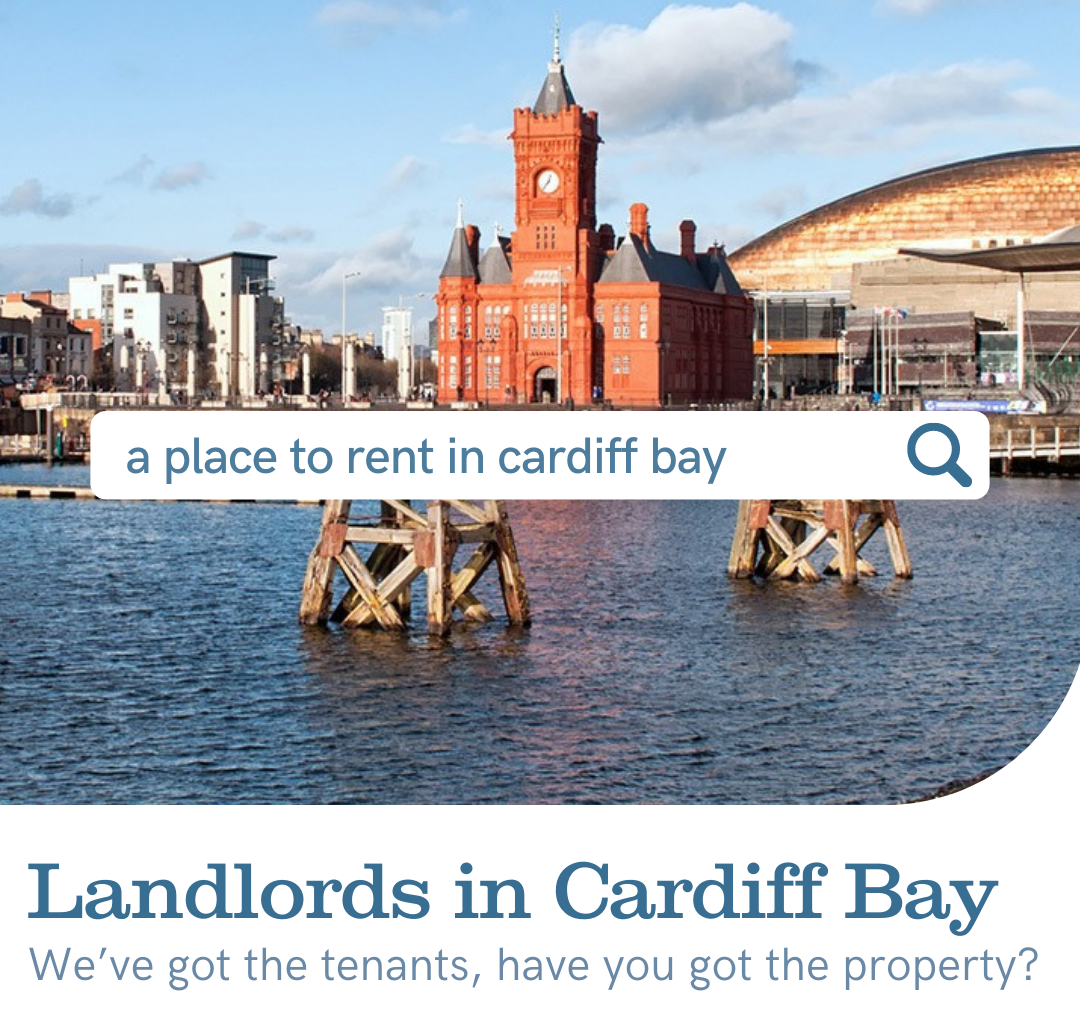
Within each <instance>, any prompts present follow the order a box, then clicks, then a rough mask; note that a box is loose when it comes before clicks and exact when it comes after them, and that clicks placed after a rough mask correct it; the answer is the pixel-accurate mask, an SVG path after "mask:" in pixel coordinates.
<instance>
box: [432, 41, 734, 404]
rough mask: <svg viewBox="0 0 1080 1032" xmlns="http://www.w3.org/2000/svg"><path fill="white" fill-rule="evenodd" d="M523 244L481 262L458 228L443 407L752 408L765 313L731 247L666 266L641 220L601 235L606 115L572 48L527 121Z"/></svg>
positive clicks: (520, 208) (486, 254) (482, 254)
mask: <svg viewBox="0 0 1080 1032" xmlns="http://www.w3.org/2000/svg"><path fill="white" fill-rule="evenodd" d="M511 139H512V140H513V141H514V161H515V166H516V196H517V201H516V214H515V225H516V227H517V228H516V229H515V231H514V232H513V234H512V235H511V236H510V237H509V238H507V237H504V236H501V235H498V232H497V230H496V239H495V240H493V241H492V243H491V245H490V246H488V247H487V248H486V249H483V251H482V250H481V246H480V231H479V229H477V227H476V226H466V225H465V224H464V222H463V219H462V217H461V213H460V211H459V214H458V225H457V228H456V230H455V231H454V236H453V239H452V241H451V244H450V251H449V254H448V255H447V258H446V264H445V265H444V266H443V270H442V273H441V275H440V277H439V291H438V294H437V296H436V301H437V304H438V346H439V394H440V397H441V398H442V399H443V400H450V401H452V400H455V399H457V398H460V399H462V400H466V401H480V402H490V403H492V404H500V403H506V402H518V403H520V402H530V403H531V402H543V401H550V402H564V401H566V400H568V399H572V400H573V401H574V402H575V403H577V404H588V403H590V402H591V401H593V400H595V399H597V398H599V397H603V398H604V399H607V400H609V401H611V402H613V403H614V404H617V405H637V406H658V405H660V404H673V405H684V404H690V403H707V402H712V401H720V400H723V399H734V398H749V397H750V394H751V389H752V375H753V355H752V350H751V349H752V336H753V305H752V303H751V301H750V299H749V298H747V297H746V296H744V294H743V292H742V290H741V288H740V287H739V284H738V282H737V281H736V279H735V276H734V275H733V274H732V272H731V269H730V268H729V266H728V263H727V258H726V256H725V254H724V249H723V248H722V247H717V246H713V247H710V248H709V249H708V250H706V251H704V252H698V250H697V246H696V241H695V231H696V227H695V225H694V223H693V222H691V221H690V220H686V221H684V222H683V223H682V225H681V226H680V227H679V229H680V234H681V247H680V250H679V253H678V254H673V253H666V252H663V251H659V250H657V248H656V247H655V246H654V244H653V242H652V239H651V236H650V232H649V220H648V209H647V208H646V206H645V205H644V204H634V205H632V206H631V209H630V225H629V232H628V233H627V235H626V236H625V237H622V238H620V239H616V237H615V233H614V231H613V229H612V227H611V226H610V225H607V224H604V225H601V226H599V227H597V224H596V161H597V152H598V149H599V146H600V143H601V140H600V135H599V132H598V119H597V114H596V112H595V111H585V110H584V109H583V108H582V107H581V106H580V105H579V104H578V103H576V102H575V100H574V96H573V93H572V92H571V90H570V85H569V83H568V82H567V79H566V74H565V71H564V69H563V65H562V63H561V61H560V59H559V50H558V42H557V41H556V47H555V54H554V56H553V59H552V61H551V63H550V64H549V65H548V75H547V78H546V79H545V81H544V85H543V87H542V89H541V91H540V95H539V97H538V98H537V100H536V103H535V104H534V105H533V107H532V108H519V109H518V110H516V111H515V112H514V131H513V133H512V134H511Z"/></svg>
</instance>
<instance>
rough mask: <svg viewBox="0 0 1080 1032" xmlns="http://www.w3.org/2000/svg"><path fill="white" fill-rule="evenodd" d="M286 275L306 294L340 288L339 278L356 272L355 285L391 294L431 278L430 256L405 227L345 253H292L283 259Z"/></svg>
mask: <svg viewBox="0 0 1080 1032" xmlns="http://www.w3.org/2000/svg"><path fill="white" fill-rule="evenodd" d="M283 263H285V264H287V266H288V278H290V279H292V280H293V282H295V284H296V288H297V290H299V291H300V292H302V293H307V294H322V293H325V292H327V291H334V292H340V290H341V278H342V276H343V275H344V274H345V273H347V272H359V273H360V281H359V283H358V284H357V287H358V289H360V290H363V291H368V290H371V291H379V292H382V293H383V294H386V295H389V294H393V293H394V292H395V291H399V290H402V289H404V288H406V287H408V286H410V284H411V283H412V282H413V281H414V280H416V279H417V278H421V279H424V278H426V279H428V280H430V279H432V278H433V277H434V276H435V275H436V274H437V272H438V270H437V269H435V270H434V271H433V270H432V263H431V259H430V258H425V257H423V256H421V255H420V254H418V253H417V251H416V249H415V241H414V240H413V237H412V235H411V234H410V232H409V231H408V230H407V229H403V228H401V229H393V230H389V231H387V232H385V233H383V234H381V235H380V236H377V237H375V238H374V239H373V240H371V241H370V242H369V243H368V244H366V245H365V246H364V247H362V248H360V249H359V250H356V251H351V252H349V253H347V254H337V255H326V254H323V255H293V256H292V257H291V258H287V259H284V258H283Z"/></svg>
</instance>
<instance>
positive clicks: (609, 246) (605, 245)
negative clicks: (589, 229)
mask: <svg viewBox="0 0 1080 1032" xmlns="http://www.w3.org/2000/svg"><path fill="white" fill-rule="evenodd" d="M597 232H598V233H599V236H600V250H601V251H614V250H615V229H614V227H613V226H612V225H611V223H610V222H604V223H601V225H600V229H599V230H598V231H597Z"/></svg>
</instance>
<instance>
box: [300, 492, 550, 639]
mask: <svg viewBox="0 0 1080 1032" xmlns="http://www.w3.org/2000/svg"><path fill="white" fill-rule="evenodd" d="M352 504H353V503H352V501H350V500H341V499H339V500H335V501H328V502H326V504H325V507H324V509H323V519H322V528H321V530H320V532H319V540H318V541H317V542H316V545H315V548H314V550H313V551H312V553H311V558H310V559H309V560H308V568H307V576H306V577H305V580H304V591H303V597H302V599H301V602H300V622H301V623H304V624H325V623H327V622H328V621H330V620H332V621H334V622H336V623H340V624H341V625H342V626H343V627H365V626H370V625H372V624H378V626H380V627H382V628H384V629H385V630H402V629H404V628H405V626H406V625H407V623H408V621H409V618H410V615H411V608H412V597H411V593H412V583H413V581H415V580H416V578H417V577H419V576H420V574H421V573H423V574H425V576H426V578H427V621H428V630H429V631H430V632H431V633H432V634H435V635H440V636H441V635H446V634H448V633H449V632H450V627H451V624H452V622H453V615H454V611H455V610H460V611H461V613H462V616H463V617H464V619H465V620H467V621H471V622H479V621H484V620H490V619H491V613H490V612H489V611H488V609H487V607H486V606H485V605H484V604H483V603H482V602H480V600H479V599H478V598H477V597H476V596H475V595H474V594H473V588H474V587H475V585H476V582H477V581H478V580H479V579H480V578H481V576H483V574H484V572H485V571H486V570H487V569H488V567H489V566H491V565H492V563H494V564H495V565H496V568H497V570H498V573H499V584H500V587H501V589H502V597H503V602H504V604H505V606H506V616H507V619H508V621H509V622H510V624H511V625H512V626H519V627H525V626H528V624H529V622H530V619H531V617H530V612H529V595H528V591H527V590H526V587H525V578H524V575H523V574H522V572H521V564H520V562H519V561H518V554H517V547H516V545H515V543H514V532H513V529H512V528H511V526H510V518H509V516H508V515H507V510H506V503H505V502H502V501H490V500H489V501H482V502H470V501H465V500H463V499H439V500H436V501H432V502H428V505H427V511H426V513H423V514H422V513H420V512H419V511H418V510H416V509H415V508H413V506H412V505H411V503H409V502H408V501H402V500H393V499H383V500H382V501H381V511H380V515H379V517H378V518H377V519H366V520H365V519H363V518H355V517H354V516H353V515H352ZM365 544H367V545H371V546H373V547H372V549H371V551H370V553H369V554H368V556H367V559H366V560H365V559H364V558H363V556H362V554H361V552H360V551H359V549H358V548H357V546H358V545H365ZM462 545H475V546H476V547H475V549H474V550H473V552H472V553H471V555H470V556H469V558H468V559H467V561H466V562H465V563H464V565H462V566H461V567H460V568H459V569H457V570H455V568H454V559H455V558H456V557H457V554H458V551H459V549H460V547H461V546H462ZM339 569H340V570H341V572H342V573H343V574H344V575H345V579H346V581H347V583H348V589H347V591H346V593H345V595H344V596H343V597H342V599H341V601H340V602H339V603H338V604H337V606H336V607H333V587H334V575H335V573H336V571H337V570H339Z"/></svg>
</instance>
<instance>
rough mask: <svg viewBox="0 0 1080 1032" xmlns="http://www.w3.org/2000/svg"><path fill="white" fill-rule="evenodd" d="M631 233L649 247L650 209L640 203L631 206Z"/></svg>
mask: <svg viewBox="0 0 1080 1032" xmlns="http://www.w3.org/2000/svg"><path fill="white" fill-rule="evenodd" d="M630 232H631V234H632V235H633V236H636V237H637V238H638V239H640V240H641V242H642V243H643V244H644V245H645V246H646V247H648V246H649V208H648V205H645V204H642V203H641V202H640V201H638V203H637V204H631V205H630Z"/></svg>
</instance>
